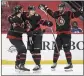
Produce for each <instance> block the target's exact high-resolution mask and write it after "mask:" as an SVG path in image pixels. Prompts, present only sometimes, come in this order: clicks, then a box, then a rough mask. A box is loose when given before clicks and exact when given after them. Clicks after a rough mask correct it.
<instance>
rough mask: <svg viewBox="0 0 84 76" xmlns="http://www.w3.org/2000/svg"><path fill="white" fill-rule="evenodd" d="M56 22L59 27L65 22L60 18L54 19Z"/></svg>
mask: <svg viewBox="0 0 84 76" xmlns="http://www.w3.org/2000/svg"><path fill="white" fill-rule="evenodd" d="M56 22H57V24H58V25H59V26H63V25H64V24H65V20H64V18H63V17H62V16H61V17H58V19H56Z"/></svg>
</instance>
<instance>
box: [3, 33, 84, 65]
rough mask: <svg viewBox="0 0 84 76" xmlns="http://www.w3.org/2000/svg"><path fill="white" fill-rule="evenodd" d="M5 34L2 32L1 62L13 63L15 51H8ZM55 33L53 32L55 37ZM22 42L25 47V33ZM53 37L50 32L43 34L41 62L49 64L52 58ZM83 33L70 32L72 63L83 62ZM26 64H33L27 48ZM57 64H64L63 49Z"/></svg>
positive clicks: (8, 43) (8, 45)
mask: <svg viewBox="0 0 84 76" xmlns="http://www.w3.org/2000/svg"><path fill="white" fill-rule="evenodd" d="M6 36H7V34H2V42H3V43H2V63H3V64H14V61H15V56H16V51H14V52H12V53H11V52H9V51H8V50H9V48H10V47H11V46H12V44H11V43H10V42H9V40H8V39H7V38H6ZM56 36H57V35H56V34H55V37H56ZM23 42H24V44H25V46H26V48H27V35H26V34H23ZM54 43H55V42H54V38H53V35H52V34H44V35H43V41H42V50H41V56H42V58H41V59H42V61H41V63H42V64H51V63H52V60H53V53H54ZM83 44H84V42H83V34H72V39H71V52H72V61H73V63H74V64H82V63H83V49H84V46H83ZM26 60H27V62H26V63H27V64H33V60H32V56H31V54H30V52H29V50H27V59H26ZM58 63H59V64H65V63H66V58H65V54H64V51H63V49H62V50H61V51H60V57H59V61H58Z"/></svg>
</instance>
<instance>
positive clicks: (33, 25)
mask: <svg viewBox="0 0 84 76" xmlns="http://www.w3.org/2000/svg"><path fill="white" fill-rule="evenodd" d="M22 17H23V20H24V21H25V22H29V24H30V31H29V32H28V33H27V34H28V44H27V46H28V49H29V50H30V53H31V54H32V58H33V60H34V62H35V64H36V67H35V68H34V69H33V71H37V70H40V69H41V65H40V61H41V54H40V52H41V49H42V35H43V33H44V32H45V29H46V28H45V27H47V26H48V27H50V26H52V25H53V23H52V22H51V21H48V20H42V19H41V16H40V15H39V14H37V13H36V8H35V7H34V6H29V7H28V12H24V13H23V15H22Z"/></svg>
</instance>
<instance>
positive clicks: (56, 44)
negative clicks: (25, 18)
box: [39, 6, 60, 55]
mask: <svg viewBox="0 0 84 76" xmlns="http://www.w3.org/2000/svg"><path fill="white" fill-rule="evenodd" d="M39 9H40V10H41V11H43V12H44V13H45V14H46V16H47V18H48V20H49V17H48V14H47V13H46V11H45V10H43V9H41V8H40V6H39ZM50 29H51V32H52V35H53V38H54V41H55V45H56V46H55V47H56V48H57V51H58V54H59V55H60V51H59V49H58V46H57V42H56V40H55V35H54V31H53V28H52V27H50Z"/></svg>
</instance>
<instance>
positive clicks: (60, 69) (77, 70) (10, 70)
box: [2, 64, 83, 75]
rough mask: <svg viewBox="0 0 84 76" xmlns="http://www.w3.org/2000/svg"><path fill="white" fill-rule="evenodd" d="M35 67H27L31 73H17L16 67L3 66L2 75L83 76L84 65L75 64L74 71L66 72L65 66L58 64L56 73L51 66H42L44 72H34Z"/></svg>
mask: <svg viewBox="0 0 84 76" xmlns="http://www.w3.org/2000/svg"><path fill="white" fill-rule="evenodd" d="M34 66H35V65H26V66H25V67H27V68H29V69H30V72H27V71H26V72H22V71H21V72H17V71H15V68H14V65H2V75H83V65H82V64H74V65H73V71H67V72H66V71H65V70H64V67H65V66H66V65H65V64H58V65H57V67H56V69H55V70H54V71H52V70H51V65H42V66H41V67H42V70H40V71H37V72H33V71H32V69H33V68H34Z"/></svg>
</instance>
